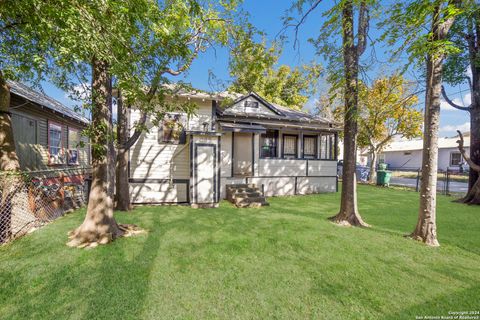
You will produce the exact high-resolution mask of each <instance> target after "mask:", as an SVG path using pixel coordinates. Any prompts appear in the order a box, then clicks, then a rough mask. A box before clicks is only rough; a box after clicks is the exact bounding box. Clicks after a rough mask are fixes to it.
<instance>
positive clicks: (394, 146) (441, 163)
mask: <svg viewBox="0 0 480 320" xmlns="http://www.w3.org/2000/svg"><path fill="white" fill-rule="evenodd" d="M457 140H458V137H457V136H456V137H449V138H439V139H438V169H439V170H443V171H446V170H447V169H452V170H458V169H459V168H460V164H461V163H463V162H464V161H463V159H462V155H461V154H460V151H458V144H457ZM469 145H470V134H465V146H466V147H465V150H466V151H467V153H469V152H470V148H469V147H468V146H469ZM422 151H423V140H421V139H417V140H402V141H394V142H392V143H391V144H390V145H388V146H387V147H386V148H385V150H384V151H383V153H382V154H381V155H380V156H379V161H381V162H384V163H387V164H388V165H389V167H390V168H392V169H414V170H417V169H420V168H421V167H422Z"/></svg>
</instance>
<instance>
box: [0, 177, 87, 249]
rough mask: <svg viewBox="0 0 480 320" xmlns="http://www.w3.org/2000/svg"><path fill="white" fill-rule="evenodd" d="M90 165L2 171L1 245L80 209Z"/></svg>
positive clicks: (0, 191) (84, 200)
mask: <svg viewBox="0 0 480 320" xmlns="http://www.w3.org/2000/svg"><path fill="white" fill-rule="evenodd" d="M89 175H90V168H74V169H73V168H72V169H58V170H45V171H30V172H19V173H7V172H1V173H0V245H1V244H4V243H7V242H9V241H12V240H13V239H16V238H19V237H21V236H23V235H25V234H26V233H29V232H31V231H33V230H36V229H38V228H40V227H41V226H43V225H45V224H47V223H49V222H50V221H53V220H55V219H57V218H58V217H61V216H63V215H64V214H65V213H67V212H70V211H73V210H74V209H77V208H80V207H81V206H83V205H84V204H85V203H86V201H87V196H88V194H87V192H88V190H87V189H88V177H89Z"/></svg>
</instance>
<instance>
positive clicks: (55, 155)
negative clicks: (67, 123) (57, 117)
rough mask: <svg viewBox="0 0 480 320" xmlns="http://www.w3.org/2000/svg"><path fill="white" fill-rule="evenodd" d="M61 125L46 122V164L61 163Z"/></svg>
mask: <svg viewBox="0 0 480 320" xmlns="http://www.w3.org/2000/svg"><path fill="white" fill-rule="evenodd" d="M62 147H63V142H62V126H61V125H59V124H56V123H52V122H49V123H48V153H49V157H48V164H62V163H64V159H63V150H62Z"/></svg>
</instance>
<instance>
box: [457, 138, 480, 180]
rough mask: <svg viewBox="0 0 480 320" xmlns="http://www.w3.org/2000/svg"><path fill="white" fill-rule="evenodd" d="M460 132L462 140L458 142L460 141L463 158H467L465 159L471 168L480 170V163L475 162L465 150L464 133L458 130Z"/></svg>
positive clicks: (459, 148)
mask: <svg viewBox="0 0 480 320" xmlns="http://www.w3.org/2000/svg"><path fill="white" fill-rule="evenodd" d="M457 132H458V136H459V138H460V140H457V143H458V150H459V151H460V153H461V154H462V156H463V158H464V159H465V161H466V162H467V163H468V165H469V166H470V168H471V169H472V170H474V171H476V172H480V165H478V164H476V163H474V162H473V161H472V159H470V157H469V156H468V154H467V152H466V151H465V148H464V146H463V145H464V141H463V134H462V132H461V131H460V130H457Z"/></svg>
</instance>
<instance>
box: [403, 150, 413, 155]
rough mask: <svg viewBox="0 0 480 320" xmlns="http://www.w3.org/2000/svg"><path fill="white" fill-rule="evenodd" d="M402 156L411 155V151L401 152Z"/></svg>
mask: <svg viewBox="0 0 480 320" xmlns="http://www.w3.org/2000/svg"><path fill="white" fill-rule="evenodd" d="M403 155H404V156H411V155H412V151H405V152H404V153H403Z"/></svg>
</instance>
